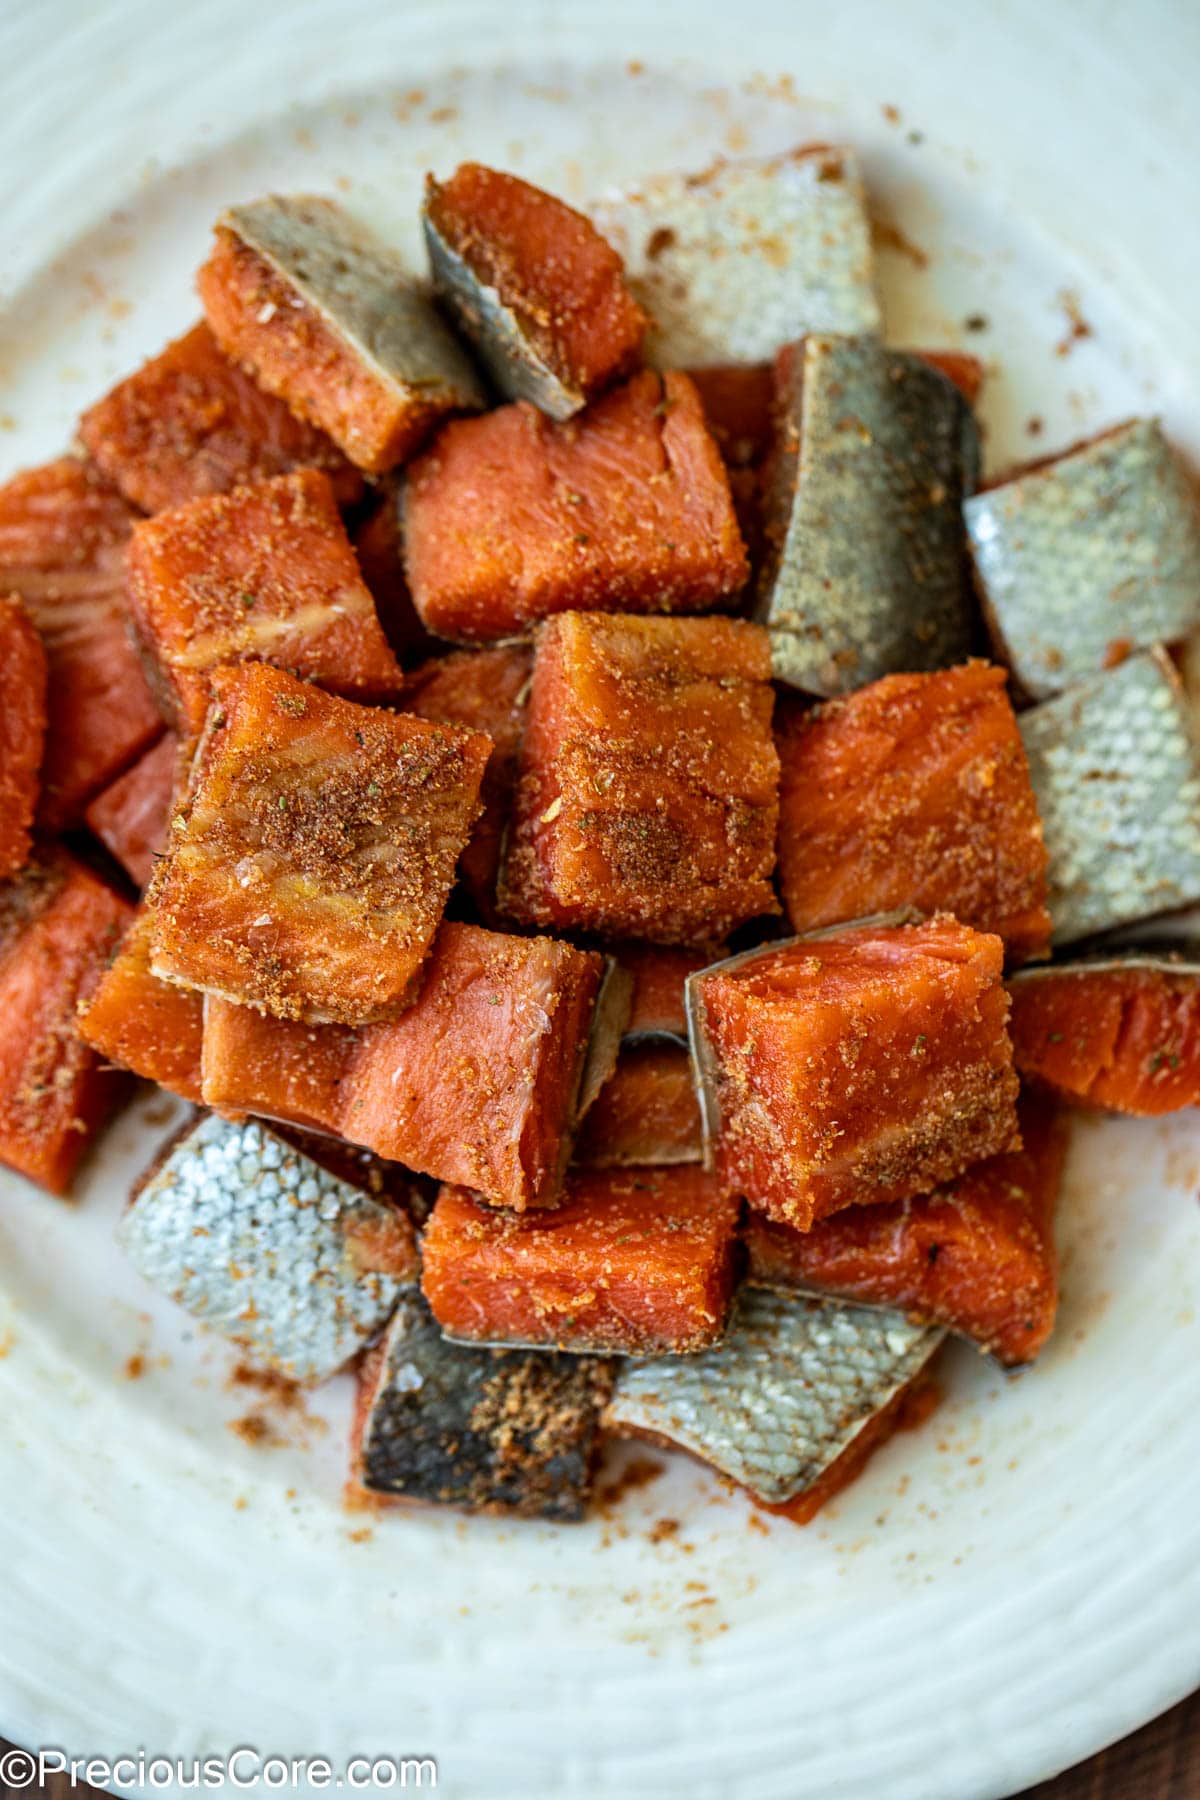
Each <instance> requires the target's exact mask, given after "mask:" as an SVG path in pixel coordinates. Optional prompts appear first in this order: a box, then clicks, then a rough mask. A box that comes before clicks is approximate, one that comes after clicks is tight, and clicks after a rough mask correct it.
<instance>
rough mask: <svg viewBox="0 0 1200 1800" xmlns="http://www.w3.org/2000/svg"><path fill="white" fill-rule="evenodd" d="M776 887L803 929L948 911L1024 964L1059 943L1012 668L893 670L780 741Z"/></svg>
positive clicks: (816, 711)
mask: <svg viewBox="0 0 1200 1800" xmlns="http://www.w3.org/2000/svg"><path fill="white" fill-rule="evenodd" d="M777 741H778V744H779V757H780V763H781V765H782V774H781V777H780V790H779V883H780V889H781V892H782V894H783V903H784V907H785V909H786V911H787V915H788V918H789V919H790V920H791V923H792V926H793V929H794V930H796V931H800V932H804V931H812V930H814V929H815V928H816V927H818V926H821V925H833V924H836V923H837V922H838V921H839V920H841V919H855V918H862V917H863V916H864V915H866V914H868V913H876V912H888V911H890V910H892V909H893V908H895V907H898V906H907V905H911V906H915V907H918V908H919V909H920V910H921V911H922V912H938V911H944V912H951V913H954V915H955V916H956V917H957V918H959V919H961V920H962V921H963V923H964V924H967V925H973V926H975V928H976V930H978V931H992V932H995V933H996V935H997V936H998V937H1002V938H1003V939H1004V941H1005V944H1006V945H1007V947H1008V951H1009V955H1010V957H1012V958H1013V959H1014V960H1017V961H1023V960H1024V959H1025V958H1026V957H1029V956H1037V955H1040V954H1042V953H1044V952H1045V951H1046V950H1047V949H1048V948H1049V944H1050V915H1049V913H1048V912H1047V910H1046V849H1045V845H1044V844H1043V842H1042V825H1041V820H1040V818H1039V816H1038V809H1037V803H1036V801H1035V800H1034V797H1033V789H1032V787H1031V786H1030V781H1029V765H1028V762H1027V761H1026V757H1025V750H1024V746H1023V744H1022V742H1021V736H1020V733H1019V732H1018V730H1017V721H1016V717H1015V715H1014V713H1013V709H1012V704H1011V702H1010V701H1009V698H1008V694H1007V692H1006V689H1005V678H1004V671H1003V670H1002V669H996V668H991V667H989V666H988V664H987V663H983V662H970V663H965V664H963V665H961V666H960V667H958V668H954V669H945V670H941V671H938V672H937V673H934V674H927V675H886V676H884V678H883V680H882V681H876V682H873V683H872V684H871V686H870V687H865V688H860V689H859V690H858V692H857V693H856V694H850V695H848V696H847V697H846V698H845V699H843V700H831V701H828V702H827V703H826V704H825V705H824V706H818V707H814V708H812V709H811V710H808V711H804V710H802V709H801V708H799V707H791V708H789V709H788V710H787V711H786V712H785V714H784V722H783V725H782V728H781V730H780V731H779V732H778V734H777Z"/></svg>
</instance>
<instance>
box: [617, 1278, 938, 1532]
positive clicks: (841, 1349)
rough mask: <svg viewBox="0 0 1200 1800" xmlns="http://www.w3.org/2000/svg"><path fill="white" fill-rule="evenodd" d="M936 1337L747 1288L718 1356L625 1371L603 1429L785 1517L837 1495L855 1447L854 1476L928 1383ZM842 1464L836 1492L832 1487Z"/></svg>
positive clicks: (899, 1319)
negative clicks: (867, 1449) (710, 1476)
mask: <svg viewBox="0 0 1200 1800" xmlns="http://www.w3.org/2000/svg"><path fill="white" fill-rule="evenodd" d="M942 1337H943V1333H942V1332H940V1331H936V1330H933V1331H931V1330H928V1329H927V1328H926V1327H924V1326H920V1325H914V1324H912V1323H910V1322H909V1320H907V1319H906V1318H905V1317H904V1315H903V1314H902V1313H895V1312H889V1313H881V1312H872V1311H868V1310H866V1309H864V1308H862V1307H857V1306H833V1305H829V1304H828V1303H822V1302H821V1301H817V1300H806V1299H802V1298H801V1297H800V1296H799V1295H797V1294H778V1293H773V1292H771V1291H770V1290H769V1289H767V1288H754V1287H743V1288H742V1289H741V1291H740V1292H739V1294H738V1298H737V1305H736V1307H735V1310H734V1316H733V1319H732V1321H731V1323H730V1329H729V1332H728V1334H727V1336H726V1337H725V1339H724V1340H723V1342H721V1343H720V1344H717V1345H715V1346H714V1347H713V1348H712V1349H709V1350H703V1351H701V1352H700V1354H699V1355H696V1356H675V1357H660V1358H654V1359H648V1360H645V1361H633V1362H627V1363H625V1364H624V1366H623V1367H622V1368H621V1370H620V1372H619V1374H618V1376H617V1383H616V1387H615V1389H614V1391H613V1397H612V1400H611V1402H610V1403H609V1405H608V1407H607V1408H606V1409H605V1413H604V1421H603V1422H604V1426H605V1429H606V1430H608V1431H610V1432H612V1433H614V1434H615V1435H616V1436H619V1437H641V1438H649V1439H651V1440H652V1441H653V1442H655V1443H659V1444H668V1445H671V1446H673V1447H675V1448H677V1449H680V1450H686V1451H687V1452H688V1453H689V1454H690V1455H692V1456H695V1457H698V1458H699V1459H700V1460H701V1461H702V1462H706V1463H708V1464H709V1465H710V1466H711V1467H712V1468H714V1469H716V1470H717V1472H718V1473H719V1474H721V1475H723V1476H725V1478H726V1479H727V1480H729V1481H735V1482H737V1484H738V1485H739V1486H740V1487H744V1488H746V1489H747V1491H748V1492H749V1493H750V1494H751V1496H752V1497H753V1498H754V1499H755V1500H757V1501H759V1502H761V1503H763V1504H765V1505H767V1506H772V1507H782V1506H787V1507H788V1509H789V1511H791V1508H792V1506H793V1505H794V1504H795V1503H796V1502H798V1501H800V1500H801V1499H802V1498H803V1497H809V1498H810V1499H811V1498H812V1497H813V1496H814V1495H817V1494H821V1495H822V1496H823V1497H825V1498H828V1496H829V1494H830V1493H831V1492H832V1491H833V1488H834V1487H835V1486H842V1485H844V1479H845V1477H846V1474H847V1469H846V1465H845V1464H843V1463H841V1459H842V1457H844V1456H845V1455H846V1454H847V1452H852V1451H853V1450H854V1449H855V1448H856V1446H857V1447H858V1448H859V1456H858V1458H857V1459H856V1460H857V1464H858V1466H861V1462H862V1461H863V1460H865V1459H864V1458H863V1456H862V1453H861V1452H862V1442H861V1440H862V1438H863V1436H864V1434H867V1433H870V1434H871V1435H870V1436H869V1437H868V1438H867V1442H868V1444H872V1445H873V1444H874V1443H877V1442H878V1441H879V1440H880V1436H881V1433H880V1431H879V1427H878V1424H877V1421H878V1420H879V1417H880V1414H881V1413H883V1412H885V1409H887V1408H888V1407H889V1405H890V1404H891V1403H892V1402H894V1401H895V1400H896V1399H897V1397H898V1396H899V1395H900V1394H902V1393H904V1392H905V1391H907V1390H908V1389H910V1388H911V1386H912V1384H913V1383H914V1382H915V1381H916V1380H917V1379H918V1378H919V1377H920V1376H921V1375H922V1374H923V1373H924V1372H925V1370H926V1369H927V1367H928V1365H929V1362H930V1360H931V1358H932V1357H933V1355H934V1353H935V1352H936V1351H937V1349H938V1347H939V1346H940V1344H941V1342H942ZM892 1421H893V1422H894V1423H899V1420H898V1419H897V1418H896V1416H895V1414H893V1415H892ZM873 1426H874V1427H875V1429H874V1430H872V1427H873ZM883 1435H886V1434H883ZM839 1464H841V1470H842V1475H843V1480H842V1481H840V1482H832V1481H831V1479H830V1478H831V1476H832V1473H833V1471H834V1469H835V1468H837V1467H838V1465H839ZM809 1510H811V1509H809ZM792 1516H793V1517H799V1518H803V1516H804V1511H803V1509H800V1510H798V1511H797V1512H795V1513H793V1514H792Z"/></svg>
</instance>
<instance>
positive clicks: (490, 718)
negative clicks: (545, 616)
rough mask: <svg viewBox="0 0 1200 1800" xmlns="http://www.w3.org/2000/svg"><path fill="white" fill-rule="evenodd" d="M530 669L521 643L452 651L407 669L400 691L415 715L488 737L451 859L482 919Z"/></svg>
mask: <svg viewBox="0 0 1200 1800" xmlns="http://www.w3.org/2000/svg"><path fill="white" fill-rule="evenodd" d="M532 672H533V652H532V651H531V650H530V649H529V647H528V646H527V645H524V644H497V645H496V646H495V648H494V649H490V650H455V651H452V652H451V653H450V655H449V656H439V657H436V658H434V659H433V660H432V661H431V662H427V663H424V664H423V665H422V666H421V667H420V668H419V669H414V670H413V671H412V673H411V675H410V676H409V678H408V683H407V685H406V687H405V691H404V701H405V706H406V709H407V710H408V711H409V712H413V713H416V715H417V717H418V718H421V719H432V720H435V721H438V722H440V723H443V724H447V725H465V726H468V727H470V728H471V729H472V730H474V731H484V732H486V733H487V735H488V737H490V738H491V740H492V754H491V755H490V757H489V758H488V765H487V769H486V771H485V773H484V777H483V788H482V790H481V797H482V799H483V813H482V815H481V816H480V818H479V819H478V820H477V821H476V824H475V829H474V830H473V831H472V833H471V838H470V842H469V843H468V845H467V847H466V849H465V850H464V851H463V853H462V856H461V857H460V858H459V874H460V876H461V877H462V879H463V881H465V883H466V885H467V889H468V891H469V893H470V895H471V898H472V900H473V901H474V902H475V905H476V906H477V907H478V908H479V911H480V914H481V915H482V916H483V917H484V918H485V919H488V920H493V919H494V918H495V914H496V873H497V870H498V869H499V867H500V847H501V842H502V839H503V837H504V828H505V826H506V824H507V822H508V815H509V809H510V807H511V805H512V795H513V788H514V786H515V785H516V779H517V752H518V750H519V748H520V744H521V727H522V725H523V723H524V718H525V702H526V700H527V698H528V695H529V680H530V676H531V674H532Z"/></svg>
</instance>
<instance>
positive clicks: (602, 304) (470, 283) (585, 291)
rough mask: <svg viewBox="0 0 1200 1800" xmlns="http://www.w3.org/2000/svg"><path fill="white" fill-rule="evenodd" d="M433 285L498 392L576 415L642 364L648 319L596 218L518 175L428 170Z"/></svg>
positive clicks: (475, 167) (476, 168) (477, 168)
mask: <svg viewBox="0 0 1200 1800" xmlns="http://www.w3.org/2000/svg"><path fill="white" fill-rule="evenodd" d="M422 222H423V224H424V227H425V242H426V245H427V247H428V250H429V264H430V268H431V269H432V271H433V280H434V286H435V287H436V289H437V291H438V293H439V294H440V295H441V296H442V298H443V300H444V301H445V302H446V304H447V306H448V308H449V310H450V312H451V314H452V316H453V318H454V320H455V323H456V324H457V325H458V327H459V329H460V330H461V331H462V333H463V335H464V336H465V337H466V338H467V339H468V340H469V342H470V343H471V345H472V346H473V348H474V349H475V351H476V352H477V353H478V355H479V357H480V360H481V361H482V362H483V364H484V365H485V367H486V368H487V370H488V373H489V374H490V375H491V377H492V379H493V381H494V382H495V384H496V386H497V387H498V388H499V390H500V392H501V393H502V394H503V395H504V396H505V398H506V399H509V400H531V401H532V402H533V404H534V405H535V406H537V407H540V409H541V410H542V412H544V413H548V414H549V415H550V417H551V418H552V419H569V418H570V417H571V415H572V414H573V413H576V412H578V411H579V409H580V407H582V406H585V405H586V404H587V402H588V401H589V400H591V399H593V398H594V397H595V395H597V394H598V393H599V392H600V390H601V389H602V388H606V387H608V386H609V384H610V383H611V382H613V381H617V380H620V379H621V378H622V377H624V376H626V375H630V374H632V372H633V371H634V370H635V369H636V368H637V367H638V365H639V364H640V362H641V359H642V339H643V337H644V336H645V333H646V326H647V324H648V320H647V318H646V315H645V313H644V312H643V311H642V309H641V307H640V306H639V305H638V304H637V302H636V301H635V300H634V299H633V297H632V295H631V294H630V292H629V290H628V288H627V287H626V286H625V280H624V270H623V268H622V266H621V259H620V257H619V256H618V255H617V253H616V251H615V250H614V249H613V248H612V246H611V244H607V243H605V241H604V239H603V238H602V237H601V236H600V233H599V232H598V231H597V230H596V227H595V226H594V225H593V224H592V223H591V221H590V219H586V218H585V217H584V216H583V214H582V213H579V212H576V211H575V209H574V207H572V206H568V205H567V204H566V202H565V201H563V200H557V199H555V197H554V195H553V194H547V193H545V192H544V191H543V190H542V189H541V188H537V187H534V186H533V185H532V183H530V182H528V181H522V180H520V178H519V177H518V176H516V175H505V174H501V173H500V172H499V171H498V170H496V169H488V168H484V166H483V165H482V164H481V163H462V164H461V165H460V166H459V167H458V168H457V169H456V170H455V172H454V174H453V175H452V176H451V177H450V179H449V181H447V182H437V181H435V180H434V178H433V176H432V175H430V176H429V177H428V178H427V180H426V183H425V207H424V211H423V213H422Z"/></svg>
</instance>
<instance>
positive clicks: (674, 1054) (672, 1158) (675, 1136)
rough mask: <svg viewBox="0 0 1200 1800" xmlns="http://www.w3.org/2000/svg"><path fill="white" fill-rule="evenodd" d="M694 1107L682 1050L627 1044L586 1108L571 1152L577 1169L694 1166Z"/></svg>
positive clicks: (700, 1146) (698, 1136)
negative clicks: (573, 1152) (676, 1164)
mask: <svg viewBox="0 0 1200 1800" xmlns="http://www.w3.org/2000/svg"><path fill="white" fill-rule="evenodd" d="M703 1155H704V1143H703V1134H702V1132H701V1127H700V1102H699V1100H698V1099H697V1098H696V1087H695V1083H694V1081H693V1079H692V1059H691V1057H690V1056H689V1055H688V1053H687V1051H686V1050H685V1049H684V1047H683V1045H682V1044H670V1043H664V1042H661V1041H660V1042H656V1041H655V1040H654V1039H652V1038H647V1039H643V1040H642V1041H641V1042H637V1043H627V1044H626V1045H625V1047H624V1048H623V1049H622V1051H621V1054H620V1056H619V1058H618V1060H617V1066H616V1069H615V1070H614V1072H613V1074H612V1075H611V1076H610V1077H609V1079H608V1080H607V1081H606V1082H605V1083H604V1086H603V1087H602V1088H601V1089H600V1092H599V1093H598V1094H597V1096H596V1098H595V1100H594V1102H593V1103H592V1105H591V1106H590V1107H589V1108H588V1111H587V1115H586V1117H585V1118H584V1121H583V1127H582V1129H581V1131H580V1133H579V1141H578V1142H577V1144H576V1146H575V1161H576V1163H577V1164H578V1165H579V1166H580V1167H582V1168H588V1169H609V1168H625V1167H629V1166H636V1165H638V1164H645V1165H646V1166H647V1167H651V1166H654V1167H658V1166H661V1165H667V1164H672V1163H695V1162H700V1161H701V1160H702V1158H703Z"/></svg>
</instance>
